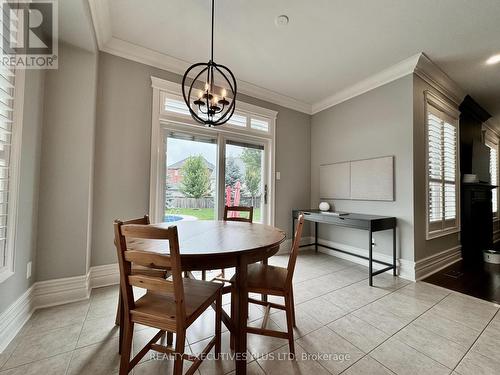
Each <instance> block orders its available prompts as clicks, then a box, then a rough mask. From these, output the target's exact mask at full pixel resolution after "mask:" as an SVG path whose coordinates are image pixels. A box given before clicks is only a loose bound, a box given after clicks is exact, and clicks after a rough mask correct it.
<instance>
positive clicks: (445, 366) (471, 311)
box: [0, 251, 500, 375]
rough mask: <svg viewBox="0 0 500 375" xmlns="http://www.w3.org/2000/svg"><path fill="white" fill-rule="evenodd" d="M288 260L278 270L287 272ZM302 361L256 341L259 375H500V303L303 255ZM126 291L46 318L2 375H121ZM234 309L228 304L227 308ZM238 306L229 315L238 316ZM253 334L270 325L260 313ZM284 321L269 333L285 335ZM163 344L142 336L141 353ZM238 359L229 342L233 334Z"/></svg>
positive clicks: (37, 319)
mask: <svg viewBox="0 0 500 375" xmlns="http://www.w3.org/2000/svg"><path fill="white" fill-rule="evenodd" d="M286 261H287V257H286V256H276V257H273V258H272V259H271V262H270V263H272V264H276V265H285V264H286ZM294 283H295V294H296V303H297V305H296V314H297V328H296V330H295V339H296V352H297V360H295V361H290V360H288V359H287V355H286V354H287V353H288V346H287V343H286V341H284V340H280V339H276V338H268V337H262V336H255V335H249V337H248V350H249V352H250V353H251V354H252V356H251V357H250V358H251V359H250V360H249V364H248V373H249V374H269V375H273V374H314V375H322V374H340V373H343V374H350V375H354V374H370V375H376V374H394V373H396V374H404V375H406V374H454V375H457V374H459V375H469V374H474V375H475V374H498V373H500V313H498V306H496V305H493V304H491V303H488V302H485V301H482V300H478V299H475V298H472V297H468V296H465V295H462V294H459V293H455V292H452V291H449V290H446V289H442V288H439V287H436V286H433V285H430V284H426V283H422V282H418V283H410V282H407V281H405V280H403V279H399V278H397V277H392V276H390V275H389V274H384V275H379V276H377V277H375V279H374V286H373V287H369V286H368V281H367V269H366V267H362V266H359V265H356V264H354V263H350V262H347V261H345V260H341V259H338V258H333V257H330V256H327V255H324V254H321V253H320V254H314V253H313V252H311V251H304V252H301V254H300V256H299V260H298V264H297V269H296V274H295V278H294ZM117 297H118V288H117V287H116V286H113V287H106V288H100V289H95V290H94V291H93V292H92V296H91V298H90V300H89V301H83V302H77V303H72V304H68V305H64V306H58V307H52V308H48V309H44V310H39V311H37V312H36V313H35V314H34V315H33V317H32V318H31V320H30V321H29V322H28V323H27V324H26V326H25V327H24V329H23V330H22V332H21V333H20V334H19V335H18V336H17V337H16V338H15V340H14V341H13V342H12V343H11V345H10V346H9V347H8V348H7V350H6V351H4V353H2V354H0V375H14V374H15V375H18V374H19V375H31V374H36V375H64V374H91V375H101V374H115V373H117V371H118V364H119V356H118V354H117V349H118V330H117V327H115V325H114V314H115V311H116V304H117ZM225 301H226V302H227V301H228V299H227V298H226V299H225ZM228 307H229V306H225V308H228ZM249 315H250V318H249V320H250V321H251V322H250V323H249V324H251V325H256V324H260V321H261V319H262V315H263V312H262V309H261V308H260V307H255V306H254V307H252V309H251V311H250V314H249ZM213 321H214V314H213V311H207V312H206V313H205V314H204V315H203V316H202V317H200V319H198V321H196V322H195V323H194V324H193V325H192V326H191V327H190V329H189V331H188V344H187V347H186V350H187V351H189V352H193V353H197V352H199V351H200V350H201V348H202V347H203V346H204V344H205V343H206V342H207V340H209V339H210V337H211V335H212V334H213V326H214V325H213ZM284 327H285V316H284V314H283V313H282V312H280V311H278V312H274V313H273V314H272V315H271V320H270V321H269V323H268V328H273V329H284ZM152 335H153V330H152V329H149V328H147V327H142V326H139V327H136V330H135V333H134V344H133V345H134V352H137V351H138V350H140V348H141V347H142V345H143V344H144V343H145V342H147V341H148V340H149V339H150V338H151V337H152ZM223 351H224V352H226V353H229V352H230V351H229V334H228V332H225V333H224V334H223ZM233 370H234V364H233V362H232V361H231V360H229V359H227V358H226V359H222V360H218V361H215V360H208V361H205V362H204V363H203V364H202V366H201V367H200V369H199V374H227V373H231V372H232V371H233ZM170 373H172V363H171V362H170V361H168V360H156V359H152V358H151V356H149V355H148V356H146V357H145V358H144V360H143V361H142V362H141V363H140V364H139V365H138V366H137V367H136V368H135V369H134V374H136V375H139V374H144V375H150V374H170Z"/></svg>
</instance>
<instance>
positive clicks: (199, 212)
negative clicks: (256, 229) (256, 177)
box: [165, 208, 260, 221]
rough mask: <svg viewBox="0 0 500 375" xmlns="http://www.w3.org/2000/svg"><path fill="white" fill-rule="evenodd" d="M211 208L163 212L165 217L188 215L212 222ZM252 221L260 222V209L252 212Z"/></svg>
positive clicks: (212, 213)
mask: <svg viewBox="0 0 500 375" xmlns="http://www.w3.org/2000/svg"><path fill="white" fill-rule="evenodd" d="M214 214H215V211H214V209H213V208H170V209H167V210H165V215H190V216H194V217H196V218H198V219H199V220H214ZM253 220H254V221H259V220H260V208H255V209H254V210H253Z"/></svg>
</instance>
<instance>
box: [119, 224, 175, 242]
mask: <svg viewBox="0 0 500 375" xmlns="http://www.w3.org/2000/svg"><path fill="white" fill-rule="evenodd" d="M174 228H175V227H174ZM122 234H123V236H125V237H126V238H133V239H149V240H169V239H170V238H172V228H167V229H165V228H158V227H153V226H149V225H143V224H126V225H124V226H123V227H122Z"/></svg>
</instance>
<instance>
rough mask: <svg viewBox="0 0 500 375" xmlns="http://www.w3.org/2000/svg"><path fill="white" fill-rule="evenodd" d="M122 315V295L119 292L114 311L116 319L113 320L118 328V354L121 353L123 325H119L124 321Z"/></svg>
mask: <svg viewBox="0 0 500 375" xmlns="http://www.w3.org/2000/svg"><path fill="white" fill-rule="evenodd" d="M123 314H124V309H123V298H122V293H121V291H120V294H119V297H118V308H117V309H116V319H115V324H116V325H118V326H119V328H118V330H119V333H118V354H121V353H122V342H123V331H124V327H123V326H124V325H123V324H121V323H122V322H123V320H124V317H123Z"/></svg>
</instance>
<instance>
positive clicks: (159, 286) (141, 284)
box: [128, 275, 175, 293]
mask: <svg viewBox="0 0 500 375" xmlns="http://www.w3.org/2000/svg"><path fill="white" fill-rule="evenodd" d="M128 282H129V284H130V285H132V286H136V287H138V288H143V289H147V290H150V291H153V292H161V293H174V291H175V289H174V283H173V282H172V281H170V280H164V279H160V278H158V277H152V276H145V275H131V276H129V277H128Z"/></svg>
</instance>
